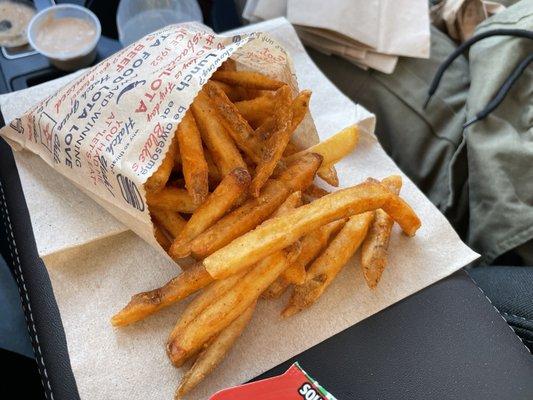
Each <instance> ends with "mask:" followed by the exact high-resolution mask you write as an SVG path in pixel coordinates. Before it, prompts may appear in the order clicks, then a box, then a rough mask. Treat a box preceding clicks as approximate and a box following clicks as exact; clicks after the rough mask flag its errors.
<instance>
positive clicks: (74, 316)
mask: <svg viewBox="0 0 533 400" xmlns="http://www.w3.org/2000/svg"><path fill="white" fill-rule="evenodd" d="M245 30H259V31H265V32H268V33H269V34H270V35H271V36H272V37H274V38H275V39H277V40H278V41H280V43H282V44H283V46H284V48H285V49H286V50H287V52H288V53H289V54H290V55H291V57H292V59H293V62H294V68H295V71H296V76H297V79H298V83H299V86H300V87H301V88H309V89H311V90H312V91H313V97H312V100H311V105H310V108H311V114H312V115H313V118H314V120H315V124H316V127H317V131H318V133H319V136H320V137H321V139H325V138H327V137H328V136H329V135H331V134H333V133H334V132H336V131H337V130H339V129H341V128H343V127H345V126H346V125H349V124H351V123H354V122H358V123H359V124H360V127H361V131H362V134H361V140H360V143H359V145H358V148H357V149H356V150H355V152H354V153H353V154H351V155H350V156H349V157H347V158H346V159H344V160H342V161H341V162H340V163H339V165H338V172H339V178H340V181H341V186H348V185H352V184H355V183H358V182H360V181H362V180H364V179H366V178H367V177H368V176H373V177H376V178H382V177H384V176H387V175H389V174H401V172H400V171H399V170H398V167H397V166H396V165H395V164H394V162H393V161H392V160H391V159H390V158H389V157H388V156H387V155H386V154H385V152H384V151H383V149H382V148H381V146H380V145H379V143H378V142H377V140H376V138H375V136H374V135H373V130H374V122H375V121H374V116H373V115H372V114H371V113H369V112H368V111H367V110H365V109H364V108H362V107H360V106H358V105H355V104H354V103H352V102H351V101H350V100H349V99H348V98H346V97H345V96H344V95H343V94H342V93H341V92H340V91H339V90H338V89H336V88H335V87H334V86H333V85H332V84H331V82H330V81H329V80H328V79H327V78H326V77H325V76H324V75H323V74H322V73H321V72H320V71H319V70H318V68H317V67H316V66H315V65H314V64H313V62H312V61H311V60H310V58H309V57H308V56H307V54H306V53H305V50H304V49H303V47H302V45H301V43H300V42H299V40H298V38H297V35H296V33H295V31H294V29H293V28H292V26H291V25H290V24H289V23H288V22H287V21H286V20H284V19H277V20H272V21H268V22H265V23H261V24H258V25H255V26H251V27H248V28H246V29H245ZM47 87H48V88H47ZM38 90H39V91H42V92H44V91H47V90H50V89H49V86H47V85H42V86H41V87H39V89H38ZM26 93H27V92H25V93H15V94H11V95H10V96H17V95H18V96H24V95H25V94H26ZM48 93H50V91H49V92H48ZM3 104H5V103H3ZM2 107H3V106H2ZM2 111H3V108H2ZM17 163H18V160H17ZM41 165H45V164H44V163H43V162H41ZM46 174H48V175H49V177H50V178H51V179H52V178H54V177H56V176H58V175H59V174H57V173H56V172H55V171H53V170H52V169H50V168H49V169H48V170H47V172H46ZM402 176H403V178H404V187H403V189H402V197H404V198H405V199H406V200H407V201H408V202H409V203H410V204H411V205H412V206H413V207H414V209H415V210H416V211H417V213H418V214H419V216H420V217H421V219H422V223H423V225H422V228H421V229H420V230H419V232H418V233H417V236H416V237H414V238H407V237H405V236H404V235H402V234H401V233H400V230H399V229H398V228H397V227H395V228H394V232H393V235H392V237H391V243H390V259H389V265H388V266H387V269H386V270H385V272H384V275H383V277H382V280H381V282H380V284H379V285H378V287H377V288H376V289H375V290H370V289H368V288H367V287H366V284H365V283H364V279H363V276H362V273H361V270H360V266H359V262H358V257H357V255H356V257H354V259H353V260H352V261H351V262H350V263H349V265H347V266H346V267H345V268H344V270H343V271H342V272H341V274H340V276H339V277H338V278H337V279H336V280H335V281H334V283H333V284H332V286H331V287H330V288H329V289H328V290H327V292H326V293H325V294H324V296H323V298H321V299H320V301H319V302H318V303H317V304H316V305H314V306H313V307H312V308H310V309H309V310H306V311H304V312H302V313H301V314H299V315H297V316H295V317H293V318H289V319H287V320H282V319H281V318H280V317H279V312H280V311H281V309H282V307H283V304H284V302H285V301H286V300H287V298H286V297H285V298H284V299H283V300H282V301H279V302H275V301H260V302H259V304H258V307H257V310H256V313H255V315H254V317H253V320H252V322H251V324H250V326H249V327H248V328H247V329H246V331H245V332H244V334H243V336H242V337H241V338H240V339H239V340H238V341H237V343H236V345H235V347H234V348H233V349H232V351H231V352H230V354H229V355H228V357H227V359H226V360H225V361H224V363H223V364H222V365H221V366H220V367H219V368H217V370H216V371H215V372H214V373H213V374H212V375H211V376H209V377H208V378H207V379H206V381H205V382H203V383H202V384H201V385H200V387H199V388H198V389H197V390H195V391H194V392H192V393H191V395H190V396H189V397H188V398H189V399H206V398H208V397H209V395H210V394H212V393H213V392H215V391H216V390H219V389H221V388H224V387H228V386H232V385H236V384H240V383H242V382H244V381H247V380H249V379H250V378H252V377H254V376H256V375H258V374H260V373H262V372H264V371H266V370H268V369H270V368H271V367H273V366H275V365H277V364H279V363H281V362H283V361H285V360H286V359H288V358H290V357H292V356H294V355H296V354H298V353H300V352H302V351H304V350H306V349H308V348H309V347H311V346H313V345H315V344H317V343H319V342H321V341H323V340H325V339H327V338H328V337H330V336H332V335H334V334H336V333H338V332H340V331H342V330H344V329H346V328H348V327H349V326H351V325H353V324H355V323H357V322H359V321H361V320H362V319H364V318H366V317H368V316H370V315H372V314H374V313H376V312H378V311H380V310H382V309H384V308H386V307H388V306H390V305H391V304H393V303H395V302H397V301H399V300H401V299H402V298H405V297H407V296H409V295H411V294H413V293H415V292H417V291H418V290H421V289H422V288H424V287H426V286H428V285H430V284H432V283H434V282H436V281H438V280H440V279H442V278H444V277H445V276H447V275H449V274H451V273H453V272H454V271H456V270H457V269H459V268H461V267H462V266H464V265H466V264H467V263H469V262H471V261H473V260H474V259H475V258H476V257H477V254H476V253H474V252H473V251H471V250H470V249H469V248H468V247H467V246H466V245H464V244H463V243H462V242H461V241H460V239H459V238H458V236H457V235H456V233H455V232H454V230H453V229H452V227H451V226H450V225H449V223H448V222H447V221H446V219H445V218H444V216H442V215H441V214H440V212H439V211H438V210H437V209H436V208H435V207H434V206H433V205H432V204H431V203H430V202H429V200H428V199H427V198H426V197H425V196H424V195H423V194H422V193H421V192H420V191H419V190H418V189H417V187H416V186H415V185H414V184H413V183H412V182H411V181H410V180H409V179H408V178H407V177H406V176H405V175H403V174H402ZM63 181H65V180H64V179H63ZM65 182H66V181H65ZM32 183H33V179H32V176H28V177H26V179H24V180H23V182H22V184H23V189H24V191H25V194H27V193H31V192H33V191H37V188H35V187H32ZM41 183H42V182H41ZM67 183H69V182H67ZM67 186H68V185H67ZM71 186H72V185H71ZM55 189H59V190H62V189H61V188H60V187H59V188H56V187H54V186H52V187H47V186H46V185H45V184H44V183H43V185H42V186H41V187H40V188H39V189H38V190H41V191H48V190H55ZM70 190H71V191H72V192H73V193H76V192H77V193H78V195H81V196H83V195H82V193H81V192H80V191H79V190H77V189H76V188H75V187H70ZM61 195H62V193H56V199H59V198H61ZM71 199H72V198H71ZM86 201H87V202H89V199H86ZM35 207H37V205H34V208H33V209H32V208H30V214H34V212H35ZM61 207H64V210H67V209H68V207H70V206H69V205H67V204H63V205H62V206H61ZM58 208H59V207H58ZM57 217H58V218H59V219H58V220H55V221H52V220H48V221H46V223H54V224H62V225H63V226H65V227H68V226H70V221H69V220H68V218H70V217H71V214H66V215H65V218H64V219H65V221H62V220H61V213H59V214H58V216H57ZM44 223H45V221H43V220H35V219H34V218H33V217H32V225H33V230H34V234H35V236H36V238H37V239H38V242H40V243H41V244H43V243H46V242H47V239H46V238H43V237H41V236H42V235H43V232H46V230H43V224H44ZM82 231H83V227H80V226H70V232H69V233H70V234H74V235H75V234H78V233H80V232H82ZM93 233H94V232H93ZM108 233H109V235H108V236H107V238H106V239H105V240H95V241H92V242H90V243H86V244H85V245H84V246H75V247H73V248H70V249H69V250H68V251H62V252H56V253H55V254H56V256H55V257H53V258H50V259H49V260H48V261H47V262H46V267H47V269H48V272H49V275H50V279H51V282H52V286H53V289H54V295H55V297H56V300H57V303H58V306H59V310H60V313H61V317H62V321H63V326H64V329H65V334H66V338H67V345H68V350H69V355H70V360H71V364H72V368H73V372H74V376H75V378H76V381H77V385H78V389H79V392H80V396H81V398H82V399H91V400H114V399H116V400H119V399H120V400H122V399H125V398H127V399H146V398H149V399H156V400H158V399H166V400H168V399H171V398H172V396H173V392H174V390H175V388H176V386H177V384H178V382H179V379H180V376H181V375H182V374H183V373H184V370H183V369H176V368H174V367H172V366H171V364H170V362H169V361H168V359H167V356H166V354H165V349H164V343H165V340H166V337H167V335H168V334H169V333H170V331H171V329H172V326H173V324H174V323H175V321H176V320H177V318H178V316H179V314H180V311H181V310H183V308H184V307H185V306H186V304H187V302H188V301H185V302H183V303H180V304H177V305H176V306H173V307H169V308H168V309H166V310H163V311H162V312H159V313H158V314H156V315H154V316H152V317H150V318H148V319H147V320H145V321H142V322H140V323H137V324H135V325H133V326H129V327H126V328H123V329H114V328H112V327H111V325H110V323H109V319H110V317H111V316H112V315H113V314H114V313H115V312H116V311H117V310H118V309H120V308H121V307H122V306H123V305H124V304H125V303H126V302H127V301H128V300H129V298H130V296H131V295H132V294H133V293H136V292H139V291H142V290H146V289H149V288H153V287H157V286H160V285H161V284H163V283H164V282H166V281H167V280H168V279H170V278H171V277H173V276H174V275H176V274H177V273H178V272H179V270H178V269H177V267H176V265H175V264H174V263H172V262H171V261H169V260H168V259H166V258H165V257H163V256H162V255H161V254H160V253H159V252H158V251H157V250H156V249H154V248H153V247H151V246H150V245H148V244H147V243H146V242H145V241H143V240H142V239H140V238H139V237H138V236H136V235H134V234H133V233H132V232H122V233H118V234H111V233H110V232H108ZM94 236H97V235H96V234H94ZM332 310H334V312H332ZM316 321H319V323H316ZM376 334H377V335H379V334H383V332H376ZM354 357H357V354H354ZM303 367H305V366H303ZM308 372H309V373H311V374H312V373H313V371H308Z"/></svg>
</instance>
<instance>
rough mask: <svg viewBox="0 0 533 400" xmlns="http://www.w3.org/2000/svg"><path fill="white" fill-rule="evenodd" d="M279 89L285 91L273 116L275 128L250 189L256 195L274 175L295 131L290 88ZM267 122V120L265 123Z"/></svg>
mask: <svg viewBox="0 0 533 400" xmlns="http://www.w3.org/2000/svg"><path fill="white" fill-rule="evenodd" d="M279 91H280V92H285V93H284V94H280V95H279V97H280V102H279V103H278V106H277V110H276V112H275V114H274V115H273V116H272V117H273V119H274V120H275V121H276V123H275V130H274V132H273V133H272V134H271V136H270V137H269V138H268V139H267V140H266V142H265V144H264V145H263V146H262V147H261V160H260V162H259V163H258V164H257V167H256V169H255V175H254V178H253V179H252V185H251V187H250V191H251V193H252V195H253V196H254V197H257V196H259V192H260V190H261V187H263V185H264V184H265V182H266V181H267V179H268V178H269V177H270V175H272V172H274V168H275V167H276V164H277V163H278V161H279V160H280V159H281V157H282V155H283V151H284V150H285V146H287V143H288V142H289V140H290V138H291V135H292V133H293V132H294V129H293V126H292V110H291V108H290V106H289V104H290V88H289V87H288V86H286V85H285V86H283V87H282V88H281V89H279ZM267 123H268V122H265V124H267ZM256 134H257V132H256Z"/></svg>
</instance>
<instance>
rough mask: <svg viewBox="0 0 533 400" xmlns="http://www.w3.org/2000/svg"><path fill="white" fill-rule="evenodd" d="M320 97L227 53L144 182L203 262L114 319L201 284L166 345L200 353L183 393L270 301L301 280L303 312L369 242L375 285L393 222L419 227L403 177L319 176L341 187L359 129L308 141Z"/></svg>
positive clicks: (163, 234)
mask: <svg viewBox="0 0 533 400" xmlns="http://www.w3.org/2000/svg"><path fill="white" fill-rule="evenodd" d="M310 96H311V92H309V91H306V90H304V91H301V92H300V93H293V91H292V89H291V88H290V87H289V85H287V84H285V83H284V82H280V81H277V80H274V79H272V78H270V77H268V76H265V75H262V74H259V73H256V72H250V71H237V70H236V68H235V63H234V62H232V61H231V60H228V61H226V62H225V63H224V64H223V66H222V67H221V68H220V69H219V70H218V71H217V72H215V73H214V75H213V77H212V78H211V80H209V81H208V82H207V83H206V84H205V86H204V87H203V88H202V90H201V91H200V93H199V94H198V96H197V97H196V98H195V100H194V102H193V104H192V105H191V107H190V109H189V110H188V111H187V113H186V115H185V117H184V118H183V120H182V122H181V123H180V124H179V126H178V128H177V132H176V134H175V137H174V140H173V142H172V145H171V146H170V150H169V151H168V153H167V154H166V157H165V159H164V161H163V163H162V165H161V167H160V168H159V169H158V170H157V171H156V172H155V173H154V174H153V175H152V176H151V177H150V178H149V179H148V180H147V182H146V184H145V189H146V193H147V203H148V206H149V209H150V213H151V216H152V219H153V223H154V229H155V236H156V238H157V240H158V242H159V243H160V244H161V246H162V247H163V248H164V249H165V250H166V251H167V252H168V254H169V255H170V256H171V257H172V258H173V259H174V260H182V259H184V258H186V257H190V256H191V257H192V258H193V259H194V260H196V261H195V263H193V264H192V265H189V266H188V267H186V268H185V269H184V271H183V272H182V273H181V274H179V275H178V276H176V277H175V278H173V279H172V280H170V281H169V282H167V283H166V284H165V285H164V286H162V287H160V288H157V289H154V290H151V291H148V292H143V293H139V294H136V295H134V296H133V297H132V299H131V301H130V302H129V303H128V304H127V305H126V306H125V307H124V308H123V309H122V310H121V311H120V312H118V313H117V314H116V315H115V316H114V317H113V318H112V324H113V325H114V326H125V325H128V324H131V323H134V322H136V321H139V320H142V319H144V318H146V317H148V316H149V315H151V314H154V313H156V312H157V311H158V310H160V309H162V308H164V307H167V306H170V305H172V304H174V303H176V302H178V301H180V300H182V299H184V298H186V297H188V296H190V295H192V294H193V293H197V295H196V297H195V298H194V299H193V301H192V302H191V303H190V304H189V305H188V307H187V308H186V309H185V311H184V312H183V313H182V315H181V316H180V318H179V320H178V321H177V323H176V325H175V326H174V329H173V330H172V332H171V333H170V336H169V339H168V343H167V353H168V356H169V358H170V360H171V362H172V363H173V364H174V365H175V366H176V367H180V366H182V365H184V363H185V362H186V361H189V360H194V363H193V364H192V367H190V369H189V370H188V372H187V373H186V374H185V375H184V377H183V379H182V381H181V383H180V385H179V387H178V389H177V391H176V398H181V397H182V396H184V395H185V394H186V393H188V392H189V391H191V390H192V389H193V388H194V387H195V386H197V385H198V383H199V382H200V381H202V379H204V377H205V376H206V375H208V374H209V373H210V372H211V371H212V370H213V369H214V368H215V367H216V366H217V365H218V364H219V363H220V362H221V361H222V360H223V358H224V356H225V354H226V353H227V352H228V351H229V349H230V348H231V346H232V345H233V343H234V342H235V341H236V339H237V338H238V337H239V335H240V334H241V333H242V331H243V330H244V329H245V327H246V325H247V324H248V322H249V321H250V319H251V318H252V315H253V313H254V309H255V306H256V303H257V301H258V300H259V299H260V298H270V299H272V298H278V297H279V296H281V295H282V294H283V293H284V292H285V291H287V290H289V289H292V295H291V297H290V299H289V301H288V304H287V305H286V307H285V309H284V310H283V312H282V315H283V317H289V316H291V315H293V314H295V313H298V312H300V311H302V310H303V309H305V308H307V307H309V306H311V305H312V304H313V303H315V302H316V301H317V300H318V298H319V297H320V296H321V295H322V293H323V292H324V291H325V290H326V289H327V288H328V286H329V285H330V284H331V282H332V281H333V280H334V279H335V277H336V276H337V274H338V273H339V272H340V271H341V269H342V268H343V267H344V265H345V264H346V263H347V262H348V260H349V259H350V258H351V257H352V256H353V255H354V254H355V252H356V251H357V249H358V248H360V247H361V265H362V267H363V273H364V277H365V279H366V282H367V284H368V285H369V286H370V287H375V286H376V285H377V283H378V281H379V279H380V277H381V274H382V272H383V269H384V268H385V264H386V259H387V247H388V242H389V237H390V234H391V229H392V225H393V223H394V222H396V223H398V224H399V226H400V227H401V228H402V230H403V231H404V232H405V233H406V234H407V235H409V236H412V235H414V234H415V232H416V231H417V229H418V228H419V227H420V220H419V218H418V217H417V215H416V214H415V213H414V211H413V210H412V209H411V208H410V207H409V205H407V203H405V201H403V200H402V199H401V198H400V197H399V196H398V194H399V191H400V188H401V185H402V181H401V178H400V177H399V176H390V177H388V178H385V179H383V180H382V181H381V182H380V181H377V180H374V179H369V180H367V181H365V182H363V183H361V184H359V185H357V186H354V187H351V188H347V189H343V190H338V191H336V192H332V193H330V192H329V191H328V190H325V189H323V188H321V187H320V186H317V184H316V183H314V181H315V177H316V176H318V177H319V178H320V179H322V180H323V181H325V182H326V183H327V184H329V185H330V186H331V187H335V186H338V184H339V182H338V178H337V173H336V170H335V166H334V165H335V163H337V162H338V161H339V160H340V159H341V158H343V157H344V156H346V155H347V154H348V153H350V152H351V151H353V149H354V148H355V146H356V144H357V140H358V131H357V128H356V127H355V126H352V127H348V128H346V129H344V130H342V131H341V132H339V133H338V134H336V135H334V136H332V137H331V138H330V139H328V140H326V141H324V142H321V143H319V144H317V145H315V146H312V147H310V148H307V149H302V148H299V147H298V146H297V145H295V143H294V142H293V141H292V140H291V137H292V134H293V132H294V131H295V129H296V128H297V127H298V125H299V124H300V123H301V121H302V120H303V118H304V116H305V115H306V113H307V112H308V107H309V100H310ZM321 184H322V185H324V184H323V183H321ZM182 265H183V264H182Z"/></svg>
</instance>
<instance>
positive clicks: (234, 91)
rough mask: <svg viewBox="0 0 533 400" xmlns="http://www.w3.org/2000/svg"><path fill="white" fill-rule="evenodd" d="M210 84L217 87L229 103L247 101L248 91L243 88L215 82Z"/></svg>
mask: <svg viewBox="0 0 533 400" xmlns="http://www.w3.org/2000/svg"><path fill="white" fill-rule="evenodd" d="M212 82H213V83H214V84H215V85H217V86H218V87H219V88H220V89H221V90H222V91H223V92H224V93H225V94H226V96H227V97H228V99H230V100H231V101H242V100H247V99H248V91H247V90H246V89H245V88H243V87H239V86H231V85H228V84H227V83H223V82H217V81H212Z"/></svg>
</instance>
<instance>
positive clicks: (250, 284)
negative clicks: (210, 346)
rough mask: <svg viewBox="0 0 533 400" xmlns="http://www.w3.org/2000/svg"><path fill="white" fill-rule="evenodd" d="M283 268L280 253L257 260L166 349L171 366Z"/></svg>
mask: <svg viewBox="0 0 533 400" xmlns="http://www.w3.org/2000/svg"><path fill="white" fill-rule="evenodd" d="M286 267H287V258H286V256H285V253H284V252H283V251H277V252H275V253H273V254H271V255H270V256H268V257H266V258H264V259H262V260H261V261H259V262H258V263H257V264H256V265H255V266H254V267H253V268H251V269H250V271H249V272H248V273H247V274H246V275H244V277H243V278H241V279H240V280H239V282H238V283H237V284H236V285H235V286H233V288H232V289H231V290H228V291H227V292H226V293H225V294H224V295H222V296H221V297H219V299H218V300H217V302H215V303H213V304H211V305H210V306H208V307H207V308H206V309H204V310H203V311H202V313H201V314H200V315H198V316H197V317H196V318H195V319H194V320H193V321H191V323H190V324H188V325H187V326H186V327H185V329H183V330H182V331H181V332H180V333H179V334H178V335H177V336H176V337H175V338H174V340H172V342H171V343H170V344H169V346H168V352H169V357H170V360H171V361H172V364H174V365H176V366H179V365H182V364H183V362H184V361H185V360H187V359H188V358H189V357H190V356H191V355H193V354H195V353H196V352H197V351H198V350H200V349H201V348H202V346H203V345H204V344H205V343H206V342H207V341H208V340H209V339H210V338H211V337H213V336H214V335H216V334H217V333H219V332H221V331H222V330H223V329H224V328H226V327H227V326H228V325H229V324H230V323H231V322H232V321H234V320H235V318H237V317H238V316H239V315H241V314H242V313H243V312H244V311H245V310H246V309H247V308H248V307H250V305H251V304H253V303H254V302H255V301H256V299H257V298H258V297H259V296H260V295H261V293H262V292H263V291H264V290H265V289H266V288H267V287H268V286H269V285H270V284H271V283H272V282H274V280H276V278H277V277H278V276H279V274H281V272H283V270H284V269H285V268H286Z"/></svg>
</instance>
